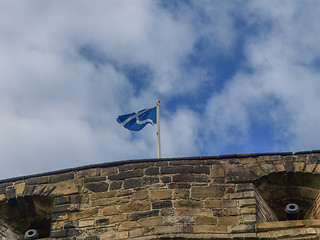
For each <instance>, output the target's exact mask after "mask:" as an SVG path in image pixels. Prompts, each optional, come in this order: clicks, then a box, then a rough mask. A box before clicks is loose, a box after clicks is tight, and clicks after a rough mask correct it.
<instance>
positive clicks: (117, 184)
mask: <svg viewBox="0 0 320 240" xmlns="http://www.w3.org/2000/svg"><path fill="white" fill-rule="evenodd" d="M122 183H123V182H122V181H113V182H111V183H110V190H117V189H120V188H121V187H122Z"/></svg>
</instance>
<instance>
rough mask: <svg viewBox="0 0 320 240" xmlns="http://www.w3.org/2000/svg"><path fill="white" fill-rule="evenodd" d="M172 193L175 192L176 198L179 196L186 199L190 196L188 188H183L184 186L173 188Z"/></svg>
mask: <svg viewBox="0 0 320 240" xmlns="http://www.w3.org/2000/svg"><path fill="white" fill-rule="evenodd" d="M174 194H175V197H176V198H178V199H179V198H183V199H186V198H189V197H190V190H189V189H185V188H182V189H175V190H174Z"/></svg>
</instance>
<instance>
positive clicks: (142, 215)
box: [129, 210, 159, 221]
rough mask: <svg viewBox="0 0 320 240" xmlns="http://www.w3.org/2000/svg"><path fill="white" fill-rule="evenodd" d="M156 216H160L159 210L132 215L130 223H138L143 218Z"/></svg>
mask: <svg viewBox="0 0 320 240" xmlns="http://www.w3.org/2000/svg"><path fill="white" fill-rule="evenodd" d="M154 216H159V210H151V211H146V212H137V213H131V214H130V215H129V219H130V221H137V220H139V219H142V218H148V217H154Z"/></svg>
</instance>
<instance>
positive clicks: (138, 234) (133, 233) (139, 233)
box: [129, 228, 144, 239]
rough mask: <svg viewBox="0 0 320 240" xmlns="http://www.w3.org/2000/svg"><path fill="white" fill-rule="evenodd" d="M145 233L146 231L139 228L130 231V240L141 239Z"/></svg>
mask: <svg viewBox="0 0 320 240" xmlns="http://www.w3.org/2000/svg"><path fill="white" fill-rule="evenodd" d="M143 231H144V229H142V228H138V229H134V230H131V231H129V238H130V239H131V238H137V237H141V236H143Z"/></svg>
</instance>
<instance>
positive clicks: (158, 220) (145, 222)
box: [138, 217, 163, 228]
mask: <svg viewBox="0 0 320 240" xmlns="http://www.w3.org/2000/svg"><path fill="white" fill-rule="evenodd" d="M138 223H139V226H140V227H142V228H150V227H154V226H160V225H162V224H163V219H162V217H150V218H146V219H140V220H139V221H138Z"/></svg>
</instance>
